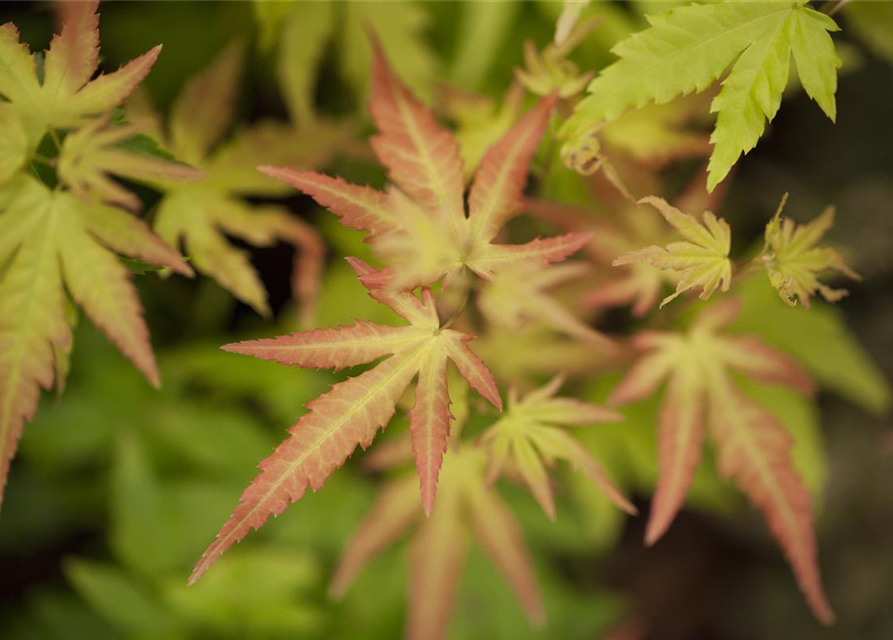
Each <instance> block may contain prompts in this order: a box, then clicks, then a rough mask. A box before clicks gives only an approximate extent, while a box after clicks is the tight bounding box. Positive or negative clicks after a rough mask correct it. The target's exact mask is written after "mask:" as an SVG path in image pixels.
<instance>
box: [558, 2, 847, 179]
mask: <svg viewBox="0 0 893 640" xmlns="http://www.w3.org/2000/svg"><path fill="white" fill-rule="evenodd" d="M649 22H650V24H651V26H650V28H648V29H646V30H645V31H642V32H640V33H637V34H634V35H633V36H631V37H630V38H628V39H626V40H624V41H622V42H620V43H619V44H617V45H616V46H615V47H614V48H613V50H612V51H613V52H614V53H615V54H616V55H617V56H619V58H620V60H618V61H617V62H615V63H614V64H612V65H610V66H609V67H607V68H606V69H604V70H603V71H602V72H601V73H600V74H599V75H598V76H597V77H596V78H595V79H594V80H593V81H592V83H591V84H590V85H589V93H590V95H589V96H588V97H587V98H586V99H585V100H583V101H582V102H581V103H580V104H579V105H578V106H577V108H576V110H575V113H574V115H573V117H572V118H571V119H570V120H568V122H567V123H566V125H565V128H564V132H565V133H566V134H568V135H570V134H571V133H573V132H585V131H586V130H587V129H591V128H592V127H593V126H595V125H596V124H597V123H598V122H601V121H611V120H614V119H616V118H618V117H619V116H620V115H621V114H622V113H624V112H625V111H627V110H629V109H633V108H639V107H642V106H644V105H646V104H647V103H649V102H654V103H657V104H663V103H665V102H669V101H670V100H672V99H673V98H675V97H677V96H680V95H685V94H689V93H692V92H701V91H704V90H705V89H706V88H707V87H708V86H709V85H710V84H711V83H713V82H714V81H716V80H718V79H719V78H720V77H721V76H722V74H723V73H724V72H725V71H726V70H727V69H728V68H729V67H730V66H731V71H730V72H729V74H728V76H727V77H726V79H725V80H724V81H723V86H722V90H721V91H720V93H719V95H718V96H717V97H716V99H715V100H714V101H713V104H712V105H711V111H714V112H717V114H718V115H717V122H716V129H715V130H714V132H713V135H712V137H711V142H713V144H714V151H713V155H712V157H711V160H710V165H709V172H710V178H709V180H708V182H707V188H708V189H709V190H712V189H713V188H714V187H715V186H716V185H717V184H718V183H719V182H721V181H722V180H723V179H724V178H725V177H726V175H728V172H729V170H730V169H731V167H732V165H734V163H735V162H736V161H737V160H738V157H739V156H740V155H741V154H742V153H747V152H748V151H750V150H751V149H752V148H753V147H754V146H755V145H756V143H757V141H758V140H759V137H760V136H761V135H762V133H763V130H764V128H765V125H766V121H767V120H769V121H771V120H772V119H773V118H774V117H775V114H776V112H777V111H778V108H779V105H780V103H781V94H782V91H783V90H784V88H785V86H786V85H787V81H788V71H789V66H790V58H791V56H792V55H793V57H794V61H795V62H796V65H797V72H798V75H799V77H800V81H801V83H802V84H803V87H804V89H805V90H806V92H807V94H808V95H809V96H810V97H811V98H812V99H813V100H815V101H816V102H817V103H818V104H819V106H820V107H821V109H822V110H823V111H824V112H825V114H826V115H827V116H828V117H829V118H831V119H832V120H833V119H834V118H835V115H836V114H835V102H834V94H835V92H836V89H837V69H838V68H839V67H840V65H841V62H840V59H839V58H838V57H837V54H836V53H835V51H834V44H833V42H832V41H831V37H830V35H829V32H833V31H837V30H838V27H837V25H836V24H835V22H834V21H833V20H832V19H831V18H829V17H828V16H826V15H824V14H821V13H819V12H817V11H814V10H812V9H810V8H808V7H807V6H806V3H805V0H797V1H792V2H735V1H726V2H718V3H710V4H704V5H699V4H693V5H689V6H683V7H678V8H675V9H671V10H669V11H666V12H664V13H662V14H660V15H658V16H651V17H649Z"/></svg>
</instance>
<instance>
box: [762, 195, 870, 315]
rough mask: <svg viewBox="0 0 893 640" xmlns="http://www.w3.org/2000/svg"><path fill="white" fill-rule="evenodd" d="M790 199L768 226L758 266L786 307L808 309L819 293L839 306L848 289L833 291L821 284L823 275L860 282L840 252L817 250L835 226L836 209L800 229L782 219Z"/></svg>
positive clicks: (831, 209)
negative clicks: (820, 277) (798, 306)
mask: <svg viewBox="0 0 893 640" xmlns="http://www.w3.org/2000/svg"><path fill="white" fill-rule="evenodd" d="M785 200H787V196H785V198H783V199H782V201H781V204H780V205H779V207H778V211H777V212H776V214H775V217H774V218H773V219H772V220H771V221H770V222H769V224H767V225H766V234H765V235H766V246H765V248H764V249H763V254H762V255H761V256H760V258H759V262H760V263H761V264H762V266H764V267H765V268H766V271H767V273H768V274H769V282H770V283H771V284H772V286H773V287H774V288H775V290H776V291H778V295H779V296H781V299H782V300H784V301H785V302H786V303H787V304H789V305H791V306H795V305H796V304H797V301H798V300H799V301H801V302H802V303H803V306H804V307H809V298H810V297H811V296H814V295H815V294H816V293H820V294H821V295H822V297H823V298H825V300H827V301H828V302H837V301H838V300H840V299H841V298H843V297H844V296H845V295H847V291H846V289H832V288H831V287H829V286H827V285H825V284H822V283H821V282H820V281H819V276H820V275H822V274H823V273H827V272H831V271H837V272H839V273H842V274H843V275H845V276H847V277H849V278H852V279H853V280H861V278H860V277H859V274H857V273H856V272H854V271H853V270H852V269H850V268H849V267H848V266H846V264H845V263H844V261H843V258H842V257H841V256H840V254H839V253H837V251H835V250H834V249H832V248H831V247H817V246H816V245H817V244H818V243H819V241H820V240H821V239H822V236H824V235H825V233H826V232H827V231H828V229H830V228H831V226H832V225H833V224H834V208H833V207H828V208H827V209H825V211H823V212H822V214H821V215H820V216H819V217H818V218H816V219H815V220H813V221H812V222H810V223H808V224H804V225H800V226H797V225H796V224H795V223H794V221H793V220H791V219H790V218H782V217H781V211H782V209H783V208H784V204H785Z"/></svg>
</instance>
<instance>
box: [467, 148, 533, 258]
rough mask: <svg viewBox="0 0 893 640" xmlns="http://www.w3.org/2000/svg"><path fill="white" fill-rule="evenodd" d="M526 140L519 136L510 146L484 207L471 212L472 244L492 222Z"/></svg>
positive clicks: (488, 192) (472, 244)
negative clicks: (496, 207) (496, 204)
mask: <svg viewBox="0 0 893 640" xmlns="http://www.w3.org/2000/svg"><path fill="white" fill-rule="evenodd" d="M525 133H526V132H525ZM524 142H525V139H524V137H521V136H519V138H518V140H517V141H516V142H515V144H513V145H512V146H511V147H509V151H508V153H507V154H506V157H505V159H504V160H503V163H502V167H500V170H499V171H498V172H497V174H496V180H494V181H493V184H492V185H491V186H490V189H489V190H488V191H487V198H486V200H485V201H484V205H483V207H481V209H480V210H478V211H471V212H470V214H469V217H470V219H471V220H472V221H473V222H474V227H473V229H472V234H471V246H474V245H475V244H476V243H477V240H478V237H479V236H480V234H481V232H482V231H483V230H484V226H485V225H486V224H487V223H488V222H490V218H491V217H492V216H493V212H494V209H495V204H494V203H495V202H496V201H497V200H498V198H499V196H500V195H501V194H502V191H503V189H504V188H505V187H504V185H505V181H506V179H507V178H508V176H509V174H510V173H511V169H512V167H513V166H514V164H515V159H516V158H517V156H518V153H519V152H520V148H521V147H523V146H524ZM485 160H486V158H485Z"/></svg>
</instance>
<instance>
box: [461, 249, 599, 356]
mask: <svg viewBox="0 0 893 640" xmlns="http://www.w3.org/2000/svg"><path fill="white" fill-rule="evenodd" d="M588 271H589V266H588V265H586V264H583V263H579V262H578V263H572V264H563V265H558V266H555V267H550V268H543V267H540V266H539V265H536V264H533V265H530V266H527V267H520V266H519V267H513V268H510V269H503V270H501V271H500V272H499V273H497V274H496V275H495V276H494V277H493V279H492V280H490V281H489V282H487V284H486V285H485V287H484V288H483V290H482V291H481V294H480V296H479V297H478V306H479V307H480V309H481V312H482V313H483V314H484V316H486V318H487V319H488V320H489V321H490V322H492V323H494V324H496V325H498V326H500V327H504V328H506V329H509V330H511V331H517V330H518V329H520V328H521V327H523V326H524V325H525V324H527V323H528V322H530V321H531V320H535V321H538V322H541V323H542V324H544V325H546V326H547V327H549V328H551V329H553V330H556V331H558V332H560V333H564V334H566V335H569V336H572V337H574V338H577V339H579V340H584V341H587V342H591V343H593V344H595V345H597V346H599V347H601V348H609V347H610V346H611V345H612V344H613V343H612V342H611V340H610V338H608V337H607V336H606V335H604V334H603V333H601V332H599V331H596V330H595V329H593V328H592V327H590V326H589V325H587V324H586V323H584V322H583V321H582V320H580V319H578V318H577V317H576V316H574V315H573V314H572V313H571V312H570V311H568V310H567V309H566V308H565V307H563V306H562V305H561V304H559V303H558V302H557V301H556V300H554V299H553V298H552V297H551V296H549V295H548V294H547V293H546V292H545V290H546V289H549V288H551V287H555V286H558V285H560V284H562V283H564V282H567V281H569V280H573V279H575V278H578V277H579V276H580V275H582V274H584V273H586V272H588Z"/></svg>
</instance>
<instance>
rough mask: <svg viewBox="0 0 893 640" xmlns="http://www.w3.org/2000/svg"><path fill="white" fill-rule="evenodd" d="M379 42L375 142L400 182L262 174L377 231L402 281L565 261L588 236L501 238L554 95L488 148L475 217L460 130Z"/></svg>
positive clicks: (377, 243)
mask: <svg viewBox="0 0 893 640" xmlns="http://www.w3.org/2000/svg"><path fill="white" fill-rule="evenodd" d="M374 49H375V56H374V59H373V80H372V101H371V110H372V117H373V120H375V123H376V125H377V126H378V129H379V132H380V133H379V134H378V135H377V136H375V137H374V138H373V139H372V147H373V150H374V151H375V153H376V155H377V156H378V158H379V160H380V161H381V162H382V164H384V165H385V166H386V167H387V168H388V175H389V177H390V179H391V180H392V181H393V182H394V184H395V185H396V188H390V189H389V190H388V191H387V192H385V193H383V192H380V191H376V190H374V189H371V188H369V187H361V186H356V185H351V184H348V183H346V182H344V181H343V180H341V179H340V178H331V177H329V176H325V175H321V174H317V173H312V172H309V171H296V170H294V169H287V168H277V167H262V171H264V172H265V173H267V174H268V175H271V176H274V177H276V178H279V179H281V180H283V181H285V182H288V183H289V184H291V185H293V186H295V187H296V188H298V189H300V190H302V191H304V192H305V193H307V194H309V195H310V196H312V197H313V198H314V199H315V200H316V201H317V202H318V203H319V204H320V205H321V206H323V207H327V208H328V209H329V210H330V211H332V212H333V213H335V214H336V215H337V216H339V218H340V219H341V222H342V224H344V225H345V226H349V227H352V228H354V229H358V230H361V231H366V232H368V233H369V234H370V235H369V237H368V238H367V240H368V241H369V242H371V243H372V246H373V248H374V249H375V250H376V252H377V253H378V254H379V255H380V256H381V257H382V258H383V259H384V260H385V261H386V262H387V263H388V264H389V265H390V267H391V268H389V269H387V270H386V271H385V272H384V275H386V276H387V277H388V279H389V280H390V281H391V283H392V285H393V286H394V287H396V288H404V287H410V286H416V285H420V284H430V283H433V282H436V281H438V280H440V279H441V278H446V282H447V283H449V282H450V281H451V280H452V279H454V278H456V277H457V276H459V275H460V274H461V273H462V272H463V271H464V270H465V269H466V268H467V269H470V270H471V271H473V272H474V273H476V274H478V275H479V276H480V277H482V278H484V279H489V278H492V277H493V275H494V274H495V273H496V272H497V271H500V270H502V269H505V268H509V267H512V266H517V265H521V264H548V263H551V262H557V261H561V260H564V259H565V258H566V257H567V256H569V255H571V254H572V253H574V252H575V251H577V250H578V249H579V248H580V247H582V246H583V244H585V243H586V241H587V240H588V234H578V233H574V234H567V235H566V236H561V237H558V238H549V239H545V240H542V239H536V240H534V241H532V242H529V243H527V244H523V245H503V244H494V243H493V241H494V239H495V238H496V236H497V234H498V233H499V231H500V230H501V228H502V227H503V226H504V225H505V223H506V222H508V220H509V219H511V218H512V217H514V216H515V215H517V214H518V213H519V212H520V210H521V206H522V192H523V190H524V186H525V183H526V181H527V171H528V166H529V164H530V161H531V159H532V157H533V154H534V153H535V151H536V148H537V145H538V144H539V141H540V138H541V137H542V135H543V131H544V130H545V127H546V123H547V121H548V118H549V115H550V113H551V111H552V107H553V105H554V103H555V96H550V97H549V98H546V99H543V100H541V101H540V102H539V103H538V104H537V105H536V106H535V107H534V108H533V109H531V110H530V111H528V112H527V114H525V115H524V116H523V117H522V118H521V119H520V120H519V121H518V122H517V124H515V125H514V126H513V127H512V128H511V129H510V130H509V131H508V132H507V133H506V134H505V135H504V136H503V137H502V139H501V140H500V141H499V142H498V143H496V144H495V145H493V146H492V147H490V148H489V149H488V150H487V152H486V153H485V154H484V157H483V159H482V160H481V163H480V166H479V167H478V170H477V172H476V173H475V177H474V180H473V182H472V185H471V190H470V194H469V197H468V216H467V217H466V214H465V209H466V208H465V204H464V202H463V191H464V183H463V175H462V161H461V157H460V152H459V145H458V143H457V141H456V139H455V137H454V136H453V134H452V133H451V132H450V131H448V130H446V129H443V128H441V126H440V125H439V124H438V123H437V121H436V120H435V118H434V116H433V114H432V113H431V112H430V111H429V110H428V109H427V108H426V107H424V106H423V105H422V104H421V103H420V102H419V101H418V100H417V99H416V98H415V96H413V95H412V93H411V92H410V91H409V89H408V88H407V87H406V86H404V85H403V84H402V83H401V82H400V81H399V80H398V79H397V77H396V76H394V74H393V73H392V71H391V69H390V67H389V66H388V63H387V61H386V60H385V58H384V55H383V53H382V51H381V49H380V47H379V46H378V45H376V44H374Z"/></svg>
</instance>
